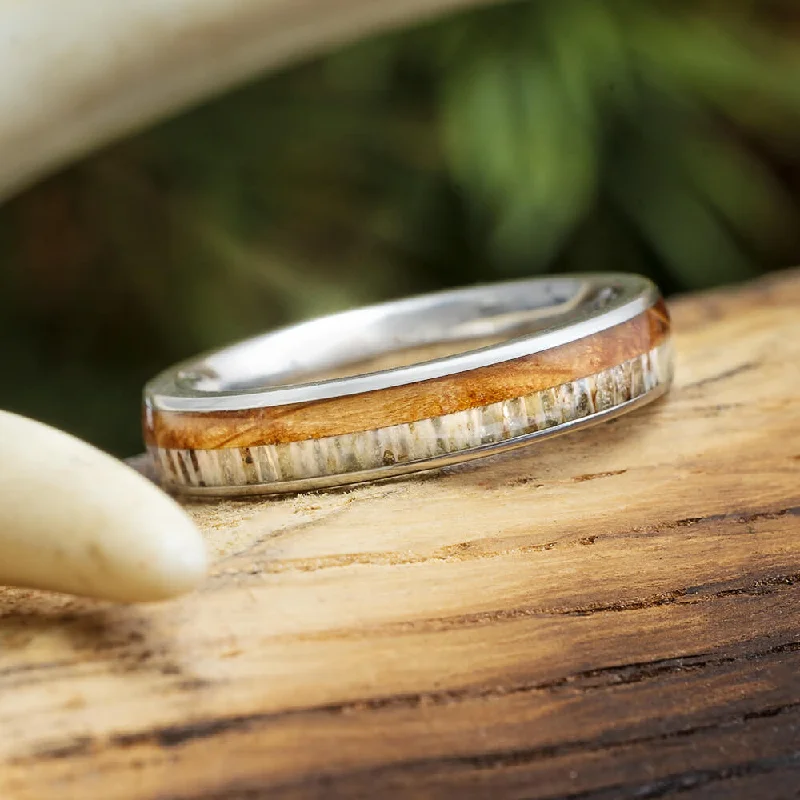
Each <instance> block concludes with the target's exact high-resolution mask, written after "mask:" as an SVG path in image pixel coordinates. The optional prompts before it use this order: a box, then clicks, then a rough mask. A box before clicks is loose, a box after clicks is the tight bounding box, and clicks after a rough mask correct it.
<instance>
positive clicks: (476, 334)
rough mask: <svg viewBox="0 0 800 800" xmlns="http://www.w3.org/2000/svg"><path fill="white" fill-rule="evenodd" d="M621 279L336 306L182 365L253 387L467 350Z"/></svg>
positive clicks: (188, 380) (518, 331)
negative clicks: (324, 314) (348, 307)
mask: <svg viewBox="0 0 800 800" xmlns="http://www.w3.org/2000/svg"><path fill="white" fill-rule="evenodd" d="M620 292H621V289H619V288H616V287H614V286H613V285H609V283H608V282H607V281H606V282H603V283H600V282H596V281H593V280H592V279H591V278H586V277H582V278H558V279H547V280H540V281H519V282H513V283H506V284H499V285H496V286H488V287H486V286H484V287H476V288H470V289H461V290H454V291H449V292H443V293H436V294H431V295H427V296H424V297H419V298H411V299H410V300H405V301H395V302H392V303H384V304H381V305H376V306H370V307H367V308H362V309H357V310H355V311H348V312H344V313H340V314H333V315H331V316H328V317H322V318H319V319H315V320H311V321H309V322H305V323H301V324H299V325H293V326H291V327H288V328H284V329H282V330H279V331H275V332H273V333H269V334H265V335H263V336H259V337H256V338H254V339H250V340H247V341H244V342H241V343H239V344H236V345H234V346H232V347H228V348H226V349H224V350H220V351H218V352H216V353H213V354H211V355H209V356H207V357H206V358H205V359H202V360H199V361H195V362H193V363H192V364H191V365H189V366H187V367H184V368H183V369H181V370H179V372H178V374H177V376H176V385H177V387H178V388H179V389H181V390H184V391H187V392H189V393H191V394H195V393H197V394H205V393H219V392H248V391H254V390H258V389H266V388H270V387H276V386H284V387H285V386H294V385H303V384H306V383H310V382H315V381H321V380H328V379H331V378H338V377H345V376H351V375H358V374H365V373H368V372H374V371H376V370H379V369H391V368H395V367H398V366H405V365H408V364H413V363H422V362H424V361H429V360H432V359H435V358H442V357H446V356H449V355H454V354H456V353H463V352H468V351H471V350H476V349H478V348H481V347H486V346H490V345H493V344H498V343H500V342H504V341H508V340H512V339H515V338H518V337H522V336H529V335H531V334H534V333H537V332H539V331H542V330H546V329H548V328H550V327H553V326H554V325H563V324H568V323H570V322H572V321H578V320H580V319H583V318H585V317H586V316H587V315H589V314H591V313H596V311H597V310H602V309H603V308H604V306H606V305H608V304H610V303H611V302H612V301H613V300H615V299H616V298H617V297H618V295H619V294H620Z"/></svg>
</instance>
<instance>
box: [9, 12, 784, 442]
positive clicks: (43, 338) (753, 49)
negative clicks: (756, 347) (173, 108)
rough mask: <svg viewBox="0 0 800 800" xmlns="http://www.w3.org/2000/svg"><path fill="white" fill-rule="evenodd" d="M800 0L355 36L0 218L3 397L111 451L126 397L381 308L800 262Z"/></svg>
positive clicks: (130, 427) (483, 21) (709, 279)
mask: <svg viewBox="0 0 800 800" xmlns="http://www.w3.org/2000/svg"><path fill="white" fill-rule="evenodd" d="M799 43H800V7H798V5H797V3H796V0H759V1H758V2H756V0H727V1H724V0H694V2H688V1H687V2H683V1H682V0H527V1H526V2H522V3H519V2H518V3H513V4H509V5H506V6H499V7H493V8H489V9H484V10H479V11H474V12H471V13H466V14H462V15H460V16H456V17H451V18H449V19H446V20H443V21H441V22H438V23H436V24H433V25H428V26H426V27H424V28H420V29H417V30H413V31H407V32H403V33H400V34H394V35H391V36H384V37H381V38H379V39H375V40H373V41H368V42H365V43H362V44H359V45H357V46H353V47H350V48H347V49H346V50H344V51H342V52H338V53H336V54H333V55H331V56H328V57H325V58H323V59H319V60H316V61H314V62H312V63H307V64H305V65H303V66H301V67H297V68H294V69H291V70H288V71H285V72H283V73H282V74H278V75H273V76H268V77H265V78H264V79H262V80H259V81H258V82H255V83H253V84H251V85H249V86H247V87H244V88H242V89H240V90H237V91H235V92H231V93H229V94H227V95H226V96H224V97H222V98H219V99H216V100H214V101H213V102H210V103H207V104H206V105H204V106H202V107H200V108H197V109H195V110H193V111H191V112H189V113H184V114H182V115H180V116H178V117H177V118H175V119H172V120H170V121H168V122H166V123H164V124H161V125H159V126H157V127H154V128H152V129H150V130H148V131H145V132H143V133H140V134H138V135H135V136H132V137H131V138H129V139H127V140H126V141H122V142H120V143H118V144H115V145H114V146H112V147H109V148H107V149H105V150H103V151H102V152H99V153H96V154H94V155H93V156H91V157H90V158H87V159H85V160H84V161H83V162H81V163H79V164H76V165H74V166H72V167H70V168H69V169H67V170H65V171H63V172H61V173H60V174H58V175H55V176H53V177H52V178H50V179H48V180H46V181H44V182H43V183H41V184H39V185H38V186H36V187H34V188H32V189H30V190H29V191H27V192H25V193H24V194H22V195H20V196H18V197H16V198H14V199H13V200H12V201H10V202H8V203H7V204H6V205H5V206H4V207H3V208H2V209H0V246H2V253H3V265H2V268H1V269H0V341H1V342H2V345H1V346H2V352H3V360H4V363H5V369H4V377H3V379H2V382H1V383H0V407H4V408H8V409H10V410H15V411H19V412H22V413H26V414H29V415H31V416H35V417H37V418H40V419H43V420H46V421H48V422H51V423H53V424H56V425H58V426H60V427H63V428H66V429H68V430H70V431H73V432H75V433H77V434H78V435H80V436H82V437H84V438H86V439H88V440H90V441H93V442H95V443H97V444H99V445H100V446H102V447H104V448H106V449H109V450H111V451H112V452H114V453H116V454H119V455H129V454H132V453H135V452H138V451H139V450H140V449H141V442H140V433H139V400H140V391H141V386H142V384H143V383H144V381H145V380H147V379H148V378H149V377H151V376H152V375H153V374H154V373H155V372H156V371H158V370H160V369H162V368H163V367H166V366H168V365H169V364H171V363H173V362H174V361H176V360H178V359H180V358H184V357H186V356H189V355H192V354H194V353H196V352H198V351H201V350H205V349H208V348H212V347H215V346H218V345H220V344H223V343H227V342H229V341H232V340H235V339H237V338H239V337H242V336H245V335H248V334H253V333H256V332H259V331H262V330H264V329H266V328H269V327H272V326H275V325H278V324H281V323H285V322H287V321H290V320H293V319H297V318H301V317H306V316H309V315H312V314H316V313H320V312H323V311H326V310H332V309H336V308H342V307H346V306H350V305H353V304H356V303H362V302H366V301H369V300H373V299H379V298H385V297H392V296H398V295H403V294H407V293H411V292H416V291H424V290H428V289H432V288H435V287H440V286H447V285H457V284H467V283H471V282H475V281H478V280H493V279H502V278H506V277H515V276H521V275H531V274H538V273H546V272H568V271H574V270H580V271H586V270H602V269H614V270H617V269H621V270H630V271H636V272H642V273H645V274H648V275H650V276H652V277H653V278H655V279H656V280H657V281H658V282H659V283H660V284H661V285H662V286H663V287H664V289H665V290H666V291H667V292H670V293H671V292H675V291H684V290H692V289H699V288H703V287H707V286H713V285H718V284H721V283H729V282H734V281H738V280H742V279H746V278H750V277H753V276H756V275H758V274H759V273H762V272H765V271H768V270H771V269H776V268H779V267H781V266H788V265H790V264H792V263H800V225H798V223H800V212H799V211H798V208H799V206H800V45H799Z"/></svg>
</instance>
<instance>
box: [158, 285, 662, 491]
mask: <svg viewBox="0 0 800 800" xmlns="http://www.w3.org/2000/svg"><path fill="white" fill-rule="evenodd" d="M672 363H673V358H672V348H671V345H670V320H669V314H668V312H667V309H666V306H665V304H664V301H663V299H662V297H661V294H660V293H659V291H658V289H657V287H656V286H655V285H654V284H653V283H651V282H650V281H648V280H647V279H646V278H642V277H640V276H637V275H624V274H596V275H578V276H569V277H545V278H536V279H530V280H522V281H512V282H506V283H498V284H494V285H487V286H477V287H470V288H465V289H455V290H450V291H444V292H436V293H432V294H427V295H423V296H420V297H413V298H410V299H406V300H398V301H393V302H388V303H382V304H379V305H374V306H368V307H364V308H359V309H356V310H353V311H345V312H342V313H337V314H332V315H330V316H326V317H320V318H318V319H314V320H311V321H308V322H302V323H300V324H297V325H292V326H290V327H286V328H283V329H280V330H277V331H274V332H272V333H267V334H265V335H262V336H258V337H256V338H253V339H248V340H246V341H243V342H240V343H238V344H235V345H232V346H231V347H227V348H224V349H222V350H218V351H216V352H214V353H211V354H208V355H205V356H201V357H198V358H196V359H193V360H190V361H187V362H185V363H183V364H179V365H177V366H175V367H173V368H172V369H169V370H167V371H166V372H164V373H162V374H161V375H159V376H158V377H156V378H155V379H154V380H152V381H151V382H150V383H148V384H147V386H146V387H145V393H144V434H145V441H146V444H147V447H148V452H149V453H150V455H151V458H152V459H153V462H154V465H155V469H156V472H157V474H158V475H159V478H160V480H161V482H162V484H163V485H164V486H165V488H167V489H171V490H175V491H178V492H182V493H187V494H196V495H198V494H199V495H204V494H205V495H245V494H260V493H280V492H296V491H303V490H308V489H319V488H325V487H331V486H337V485H342V484H349V483H358V482H362V481H373V480H377V479H381V478H387V477H392V476H396V475H401V474H404V473H409V472H414V471H417V470H427V469H432V468H436V467H441V466H445V465H449V464H454V463H457V462H460V461H465V460H468V459H473V458H478V457H481V456H486V455H490V454H494V453H497V452H500V451H503V450H507V449H510V448H514V447H519V446H521V445H525V444H528V443H530V442H532V441H535V440H538V439H541V438H544V437H547V436H552V435H555V434H560V433H564V432H566V431H571V430H574V429H576V428H581V427H584V426H586V425H589V424H592V423H596V422H600V421H602V420H605V419H608V418H610V417H614V416H617V415H619V414H621V413H623V412H626V411H628V410H632V409H635V408H637V407H639V406H640V405H642V404H644V403H646V402H649V401H651V400H654V399H656V398H657V397H659V396H661V395H662V394H664V392H666V390H667V389H668V387H669V385H670V383H671V380H672V371H673V366H672Z"/></svg>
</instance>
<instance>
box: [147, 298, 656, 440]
mask: <svg viewBox="0 0 800 800" xmlns="http://www.w3.org/2000/svg"><path fill="white" fill-rule="evenodd" d="M669 327H670V322H669V313H668V312H667V309H666V306H665V304H664V302H663V301H662V300H660V301H659V302H658V303H656V304H655V305H654V306H652V307H651V308H649V309H648V310H647V311H645V312H644V313H642V314H639V315H638V316H636V317H634V318H633V319H631V320H629V321H628V322H625V323H622V324H621V325H616V326H614V327H612V328H609V329H608V330H605V331H602V332H601V333H598V334H594V335H593V336H590V337H586V338H585V339H580V340H577V341H575V342H570V343H568V344H565V345H562V346H560V347H556V348H553V349H551V350H547V351H544V352H541V353H535V354H533V355H530V356H524V357H522V358H517V359H513V360H511V361H504V362H501V363H498V364H492V365H491V366H487V367H481V368H479V369H474V370H470V371H468V372H461V373H457V374H453V375H446V376H443V377H441V378H433V379H431V380H428V381H421V382H418V383H413V384H406V385H403V386H395V387H391V388H388V389H380V390H375V391H370V392H363V393H361V394H355V395H348V396H345V397H333V398H328V399H324V400H313V401H310V402H306V403H293V404H290V405H283V406H269V407H266V408H257V409H247V410H243V411H217V412H210V413H197V412H176V411H153V412H152V414H149V415H147V417H148V419H147V420H146V423H145V439H146V441H147V443H148V444H149V445H155V446H157V447H162V448H170V449H187V450H191V449H217V448H222V447H251V446H257V445H269V444H279V443H285V442H297V441H302V440H305V439H316V438H321V437H325V436H338V435H341V434H348V433H357V432H359V431H367V430H373V429H376V428H383V427H387V426H390V425H399V424H403V423H407V422H414V421H418V420H423V419H429V418H432V417H439V416H442V415H444V414H451V413H454V412H457V411H463V410H465V409H468V408H475V407H478V406H486V405H490V404H491V403H497V402H500V401H502V400H509V399H512V398H515V397H523V396H525V395H529V394H532V393H534V392H537V391H541V390H543V389H549V388H552V387H555V386H559V385H561V384H564V383H568V382H570V381H573V380H576V379H578V378H583V377H586V376H589V375H593V374H596V373H598V372H601V371H602V370H604V369H607V368H609V367H611V366H614V365H616V364H620V363H622V362H624V361H627V360H628V359H631V358H634V357H635V356H637V355H640V354H642V353H646V352H648V351H649V350H651V349H652V348H654V347H655V346H657V345H658V344H659V343H660V342H661V341H663V340H664V339H665V337H666V336H667V335H668V334H669Z"/></svg>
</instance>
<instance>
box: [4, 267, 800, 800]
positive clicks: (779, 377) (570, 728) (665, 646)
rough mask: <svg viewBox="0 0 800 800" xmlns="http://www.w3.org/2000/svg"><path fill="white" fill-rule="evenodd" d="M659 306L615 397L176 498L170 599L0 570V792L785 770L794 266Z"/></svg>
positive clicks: (794, 505)
mask: <svg viewBox="0 0 800 800" xmlns="http://www.w3.org/2000/svg"><path fill="white" fill-rule="evenodd" d="M671 310H672V312H673V317H674V323H675V330H676V337H677V338H676V346H677V352H678V365H677V385H676V387H675V389H674V391H673V392H672V394H671V395H670V396H669V397H668V398H666V399H665V400H664V401H661V402H658V403H657V404H655V405H653V406H651V407H649V408H646V409H644V410H641V411H639V412H636V413H635V414H634V415H631V416H628V417H624V418H621V419H619V420H617V421H616V422H613V423H609V424H605V425H603V426H600V427H597V428H594V429H592V430H588V431H585V432H580V433H575V434H573V435H570V436H566V437H563V438H561V439H555V440H552V441H550V442H543V443H541V444H539V445H536V446H533V447H531V448H528V449H523V450H519V451H516V452H513V453H510V454H507V455H505V456H500V457H495V458H493V459H489V460H485V461H483V462H473V463H470V464H468V465H465V466H461V467H457V468H451V469H448V470H447V471H445V472H442V473H438V474H428V475H425V476H422V477H415V478H410V479H404V480H399V481H396V482H393V483H386V484H383V485H376V486H366V487H361V488H356V489H351V490H348V491H341V492H338V493H331V494H319V495H304V496H299V497H295V498H288V499H280V500H263V501H258V502H225V503H219V504H213V505H212V504H208V505H196V506H193V507H192V513H193V514H194V515H195V516H196V518H197V519H198V521H199V522H200V523H201V525H202V526H203V528H204V530H205V531H206V532H207V535H208V540H209V542H210V545H211V548H212V549H213V551H214V553H215V557H216V563H215V566H214V569H213V575H212V576H211V577H210V578H209V579H208V581H207V583H206V585H205V586H204V587H203V589H202V590H201V591H199V592H197V593H196V594H194V595H192V596H189V597H186V598H185V599H183V600H180V601H176V602H170V603H164V604H160V605H155V606H148V607H143V606H140V607H133V606H131V607H122V606H113V605H106V604H99V603H92V602H88V601H79V600H74V599H69V598H66V597H61V596H55V595H46V594H39V593H36V592H29V591H21V590H0V731H1V733H0V797H1V798H3V800H30V799H31V798H36V799H37V800H39V799H40V798H80V800H113V799H116V798H120V799H123V798H143V799H145V800H167V799H168V798H170V799H172V798H175V799H176V800H177V798H182V799H184V800H188V799H189V798H191V800H212V798H213V799H214V800H223V799H224V800H244V799H245V798H247V799H248V800H252V798H262V797H264V798H266V797H269V798H337V797H342V798H358V797H381V798H384V797H385V798H392V797H415V798H416V797H422V798H433V797H447V798H472V797H491V798H557V797H558V798H566V797H571V798H595V799H597V800H601V799H605V798H608V799H609V800H616V798H634V797H636V798H662V797H677V796H679V795H680V797H681V798H692V799H694V798H748V799H749V798H794V797H797V792H798V790H800V675H799V674H798V672H799V670H800V481H799V480H798V478H800V400H799V399H798V398H800V274H798V273H794V274H787V275H785V276H782V277H779V278H774V279H772V280H771V281H769V282H763V283H760V284H757V285H754V286H751V287H748V288H740V289H733V290H729V291H716V292H713V293H710V294H707V295H704V296H698V297H693V298H687V299H681V300H678V301H676V302H675V303H674V304H673V305H672V309H671ZM42 501H43V502H46V498H43V499H42Z"/></svg>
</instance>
